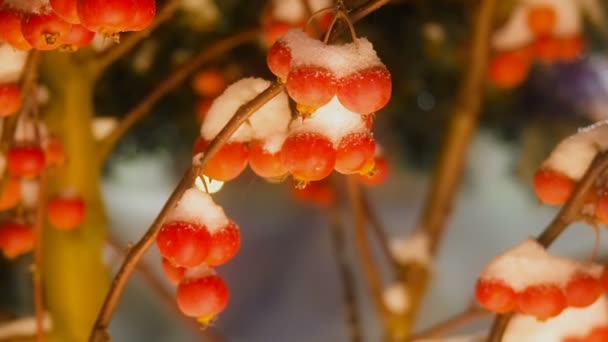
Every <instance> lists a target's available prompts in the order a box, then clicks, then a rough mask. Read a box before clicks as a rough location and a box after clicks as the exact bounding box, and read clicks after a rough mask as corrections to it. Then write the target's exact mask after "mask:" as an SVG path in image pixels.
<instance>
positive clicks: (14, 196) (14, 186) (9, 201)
mask: <svg viewBox="0 0 608 342" xmlns="http://www.w3.org/2000/svg"><path fill="white" fill-rule="evenodd" d="M8 177H10V178H9V179H8V182H7V184H6V187H5V188H4V189H3V192H2V193H1V194H0V210H7V209H10V208H13V207H15V206H16V205H17V204H18V203H19V201H20V200H21V180H20V179H19V178H17V177H12V176H8Z"/></svg>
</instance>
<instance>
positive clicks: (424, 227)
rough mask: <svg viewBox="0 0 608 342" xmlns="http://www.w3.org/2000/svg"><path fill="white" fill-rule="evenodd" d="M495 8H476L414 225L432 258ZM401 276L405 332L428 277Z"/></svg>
mask: <svg viewBox="0 0 608 342" xmlns="http://www.w3.org/2000/svg"><path fill="white" fill-rule="evenodd" d="M496 7H497V0H482V1H481V2H480V3H479V7H478V8H477V12H476V16H475V21H474V23H473V29H472V32H473V37H472V45H471V50H470V51H471V60H470V62H469V63H468V64H467V68H466V70H465V71H464V77H463V80H462V83H461V84H460V88H459V94H458V97H457V103H456V106H455V108H454V112H453V113H452V114H451V117H450V122H449V125H448V129H447V134H446V138H445V141H444V142H443V146H442V150H441V153H440V156H439V161H438V163H437V166H436V168H435V171H434V173H433V178H432V182H431V184H432V185H431V189H430V192H429V193H428V195H427V197H426V199H425V202H424V206H423V211H422V215H421V217H420V219H419V222H418V225H417V227H418V229H419V230H420V231H422V232H423V233H424V234H426V235H427V236H428V239H429V245H430V246H429V247H430V251H431V253H432V254H433V255H435V254H436V253H437V250H438V247H439V243H440V241H441V238H442V236H443V232H444V230H445V225H446V222H447V219H448V217H449V214H450V212H451V209H452V206H453V203H454V200H455V198H456V193H457V191H458V188H459V185H460V182H461V179H462V174H463V170H464V164H465V161H466V157H467V151H468V149H469V146H470V144H471V141H472V139H473V136H474V134H475V132H476V130H477V126H478V121H479V116H480V113H481V106H482V99H483V94H484V86H485V81H486V69H487V64H488V59H489V56H490V35H491V33H492V29H493V21H494V16H495V12H496ZM402 274H403V277H404V279H405V280H406V284H407V286H408V292H409V294H410V298H411V305H410V308H409V310H408V312H407V317H406V319H405V320H404V321H403V322H404V324H406V329H405V331H409V330H410V329H411V325H412V321H413V320H414V318H415V316H416V313H417V310H418V308H419V307H420V303H421V302H422V298H423V297H424V293H425V292H426V289H427V284H428V281H429V277H430V274H429V271H428V269H427V268H421V267H417V265H409V266H406V267H405V268H404V269H403V272H402Z"/></svg>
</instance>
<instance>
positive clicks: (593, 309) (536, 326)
mask: <svg viewBox="0 0 608 342" xmlns="http://www.w3.org/2000/svg"><path fill="white" fill-rule="evenodd" d="M607 322H608V301H607V300H606V296H602V297H600V299H598V300H597V301H595V303H593V304H592V305H590V306H588V307H586V308H568V309H566V310H564V312H562V313H561V314H560V315H559V316H557V317H555V318H551V319H549V320H546V321H539V320H537V319H536V318H534V317H532V316H526V315H516V316H515V317H513V319H512V320H511V323H510V324H509V326H508V327H507V330H506V332H505V335H504V337H503V341H504V342H540V341H561V340H562V339H563V338H565V337H581V338H582V337H584V336H586V335H587V334H588V333H590V332H591V330H593V328H595V327H597V326H600V325H606V323H607Z"/></svg>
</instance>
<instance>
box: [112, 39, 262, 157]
mask: <svg viewBox="0 0 608 342" xmlns="http://www.w3.org/2000/svg"><path fill="white" fill-rule="evenodd" d="M258 35H259V32H258V31H257V30H251V31H244V32H240V33H237V34H235V35H232V36H229V37H226V38H224V39H222V40H219V41H217V42H216V43H215V44H213V45H211V46H209V47H208V48H206V49H204V50H203V51H201V52H200V53H198V54H196V55H194V56H192V58H191V59H190V60H188V61H187V62H185V63H184V64H182V65H181V66H180V67H179V68H177V70H175V71H173V72H172V73H171V74H170V75H169V76H168V77H167V78H166V79H164V80H163V81H161V82H160V83H159V84H158V85H157V86H156V88H154V89H153V90H152V91H150V93H148V95H146V97H144V98H143V99H142V100H141V101H140V102H139V103H138V104H136V105H135V106H134V107H133V108H132V109H131V110H130V111H128V112H127V113H126V114H125V115H124V118H123V119H122V120H121V121H120V122H119V123H118V125H117V126H116V128H115V129H114V130H113V131H112V133H110V134H109V135H108V136H107V137H106V138H105V139H104V140H103V141H101V146H100V150H101V151H100V157H101V160H105V159H107V157H108V156H109V155H110V153H111V152H112V150H113V149H114V146H115V145H116V144H117V143H118V141H119V140H120V139H121V138H122V137H123V136H124V135H125V134H126V133H127V132H128V131H129V130H130V129H131V128H132V127H133V126H134V125H135V124H137V123H138V122H139V121H140V120H142V119H143V118H144V117H145V116H146V115H147V114H148V112H149V111H150V110H151V109H152V107H153V106H154V105H155V104H156V103H157V102H158V101H160V100H161V99H162V98H163V97H165V95H167V94H168V93H169V92H171V91H173V90H174V89H175V88H177V87H178V86H179V85H180V84H182V82H184V81H185V80H186V79H187V78H188V77H189V76H190V75H191V74H192V73H194V72H195V71H196V70H197V69H198V68H199V67H200V66H201V65H202V64H203V63H205V62H208V61H209V60H211V59H213V58H215V57H217V56H218V55H221V54H223V53H226V52H227V51H229V50H232V49H234V48H236V47H238V46H240V45H242V44H244V43H247V42H252V41H254V40H255V39H256V38H257V37H258Z"/></svg>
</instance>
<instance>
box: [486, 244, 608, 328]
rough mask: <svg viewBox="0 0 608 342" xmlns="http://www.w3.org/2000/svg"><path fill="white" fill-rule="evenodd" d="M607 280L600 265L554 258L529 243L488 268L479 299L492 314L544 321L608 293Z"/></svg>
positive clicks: (581, 306) (585, 304) (499, 258)
mask: <svg viewBox="0 0 608 342" xmlns="http://www.w3.org/2000/svg"><path fill="white" fill-rule="evenodd" d="M607 281H608V272H606V270H603V268H602V267H601V266H598V265H594V264H589V263H580V262H576V261H572V260H569V259H565V258H559V257H555V256H552V255H550V254H548V253H547V252H546V251H545V250H544V249H543V248H542V247H541V246H540V245H538V244H537V243H536V242H534V241H531V240H530V241H526V242H524V243H523V244H522V245H520V246H518V247H517V248H515V249H514V250H512V251H509V252H508V253H506V254H504V255H502V256H499V257H497V258H496V259H494V260H493V261H492V262H491V263H490V264H489V265H488V266H487V268H486V270H484V272H482V274H481V276H480V279H479V280H478V282H477V288H476V297H477V301H478V302H479V304H480V305H481V306H483V307H485V308H486V309H488V310H490V311H493V312H496V313H508V312H518V313H520V314H524V315H531V316H534V317H536V318H538V319H540V320H545V319H548V318H551V317H555V316H557V315H559V314H560V313H561V312H562V311H563V310H564V309H566V308H567V307H575V308H583V307H587V306H589V305H591V304H593V303H594V302H595V301H596V300H597V299H598V298H599V297H600V296H601V295H602V293H603V292H604V291H608V282H607Z"/></svg>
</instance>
